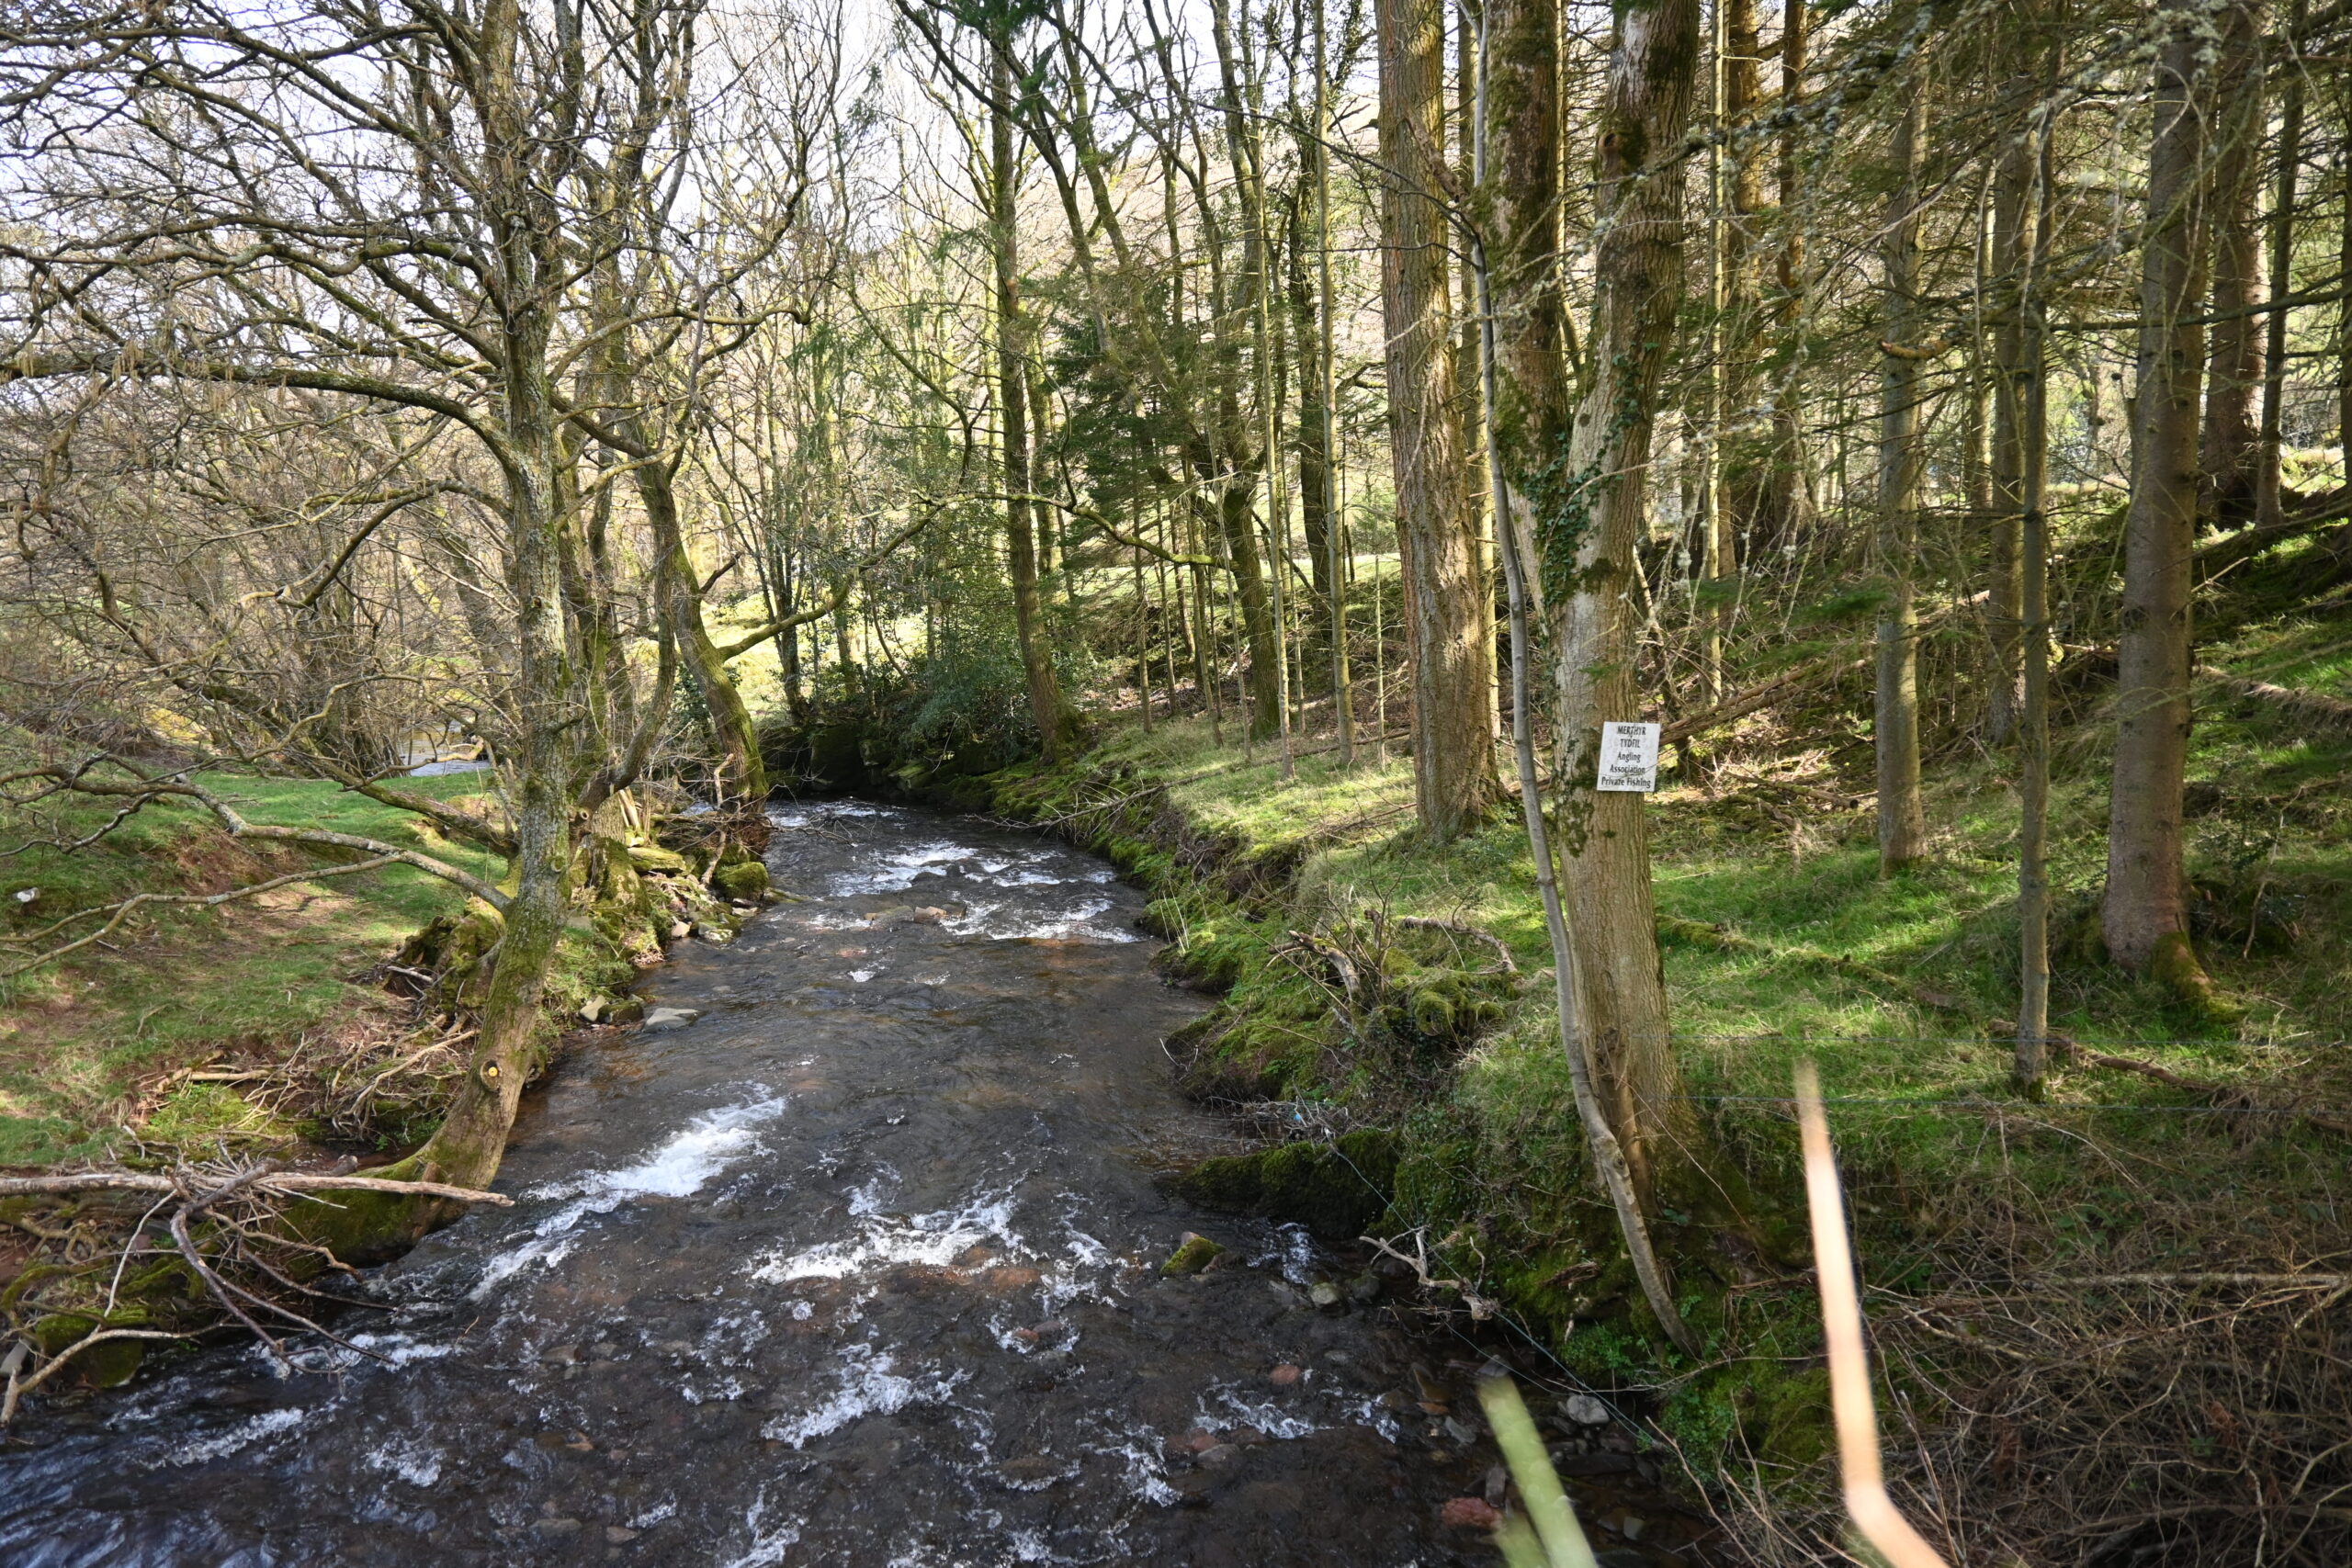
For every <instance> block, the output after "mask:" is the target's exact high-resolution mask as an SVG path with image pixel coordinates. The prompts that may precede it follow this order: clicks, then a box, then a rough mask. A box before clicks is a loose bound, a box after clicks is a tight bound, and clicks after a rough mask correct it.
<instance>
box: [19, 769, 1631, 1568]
mask: <svg viewBox="0 0 2352 1568" xmlns="http://www.w3.org/2000/svg"><path fill="white" fill-rule="evenodd" d="M777 821H778V827H779V829H780V831H779V832H778V834H777V837H776V840H775V846H774V848H773V850H772V852H771V853H770V856H769V863H770V865H771V868H772V870H773V872H774V874H775V878H776V880H777V883H778V884H779V886H782V887H784V888H786V889H787V890H789V891H790V892H792V893H794V894H796V895H798V896H800V898H801V901H798V902H790V903H786V904H783V905H780V906H779V907H777V908H774V909H772V910H769V911H767V912H765V913H763V914H762V915H761V916H760V917H758V918H757V919H754V920H753V921H752V923H751V924H750V925H749V926H748V927H746V929H745V930H744V931H743V933H742V934H741V936H740V937H739V938H738V939H737V940H736V941H735V942H732V943H731V944H729V945H727V946H724V947H715V946H706V945H703V944H700V943H682V944H680V946H679V947H678V948H676V949H675V950H673V962H672V964H670V965H669V966H667V967H666V968H664V969H662V970H661V971H658V972H657V973H656V975H655V976H653V977H652V978H651V979H650V981H649V983H648V984H647V985H646V986H645V987H643V989H644V991H645V994H646V998H647V1000H648V1001H649V1003H650V1005H652V1006H654V1007H656V1008H671V1009H681V1010H696V1011H698V1012H699V1014H700V1016H699V1017H698V1018H697V1019H695V1021H692V1022H691V1023H689V1024H686V1025H684V1026H683V1027H671V1028H667V1029H657V1028H646V1029H639V1030H635V1031H631V1032H626V1033H621V1034H618V1035H617V1036H615V1035H612V1034H610V1032H607V1034H606V1035H605V1037H604V1038H602V1039H600V1041H599V1042H598V1043H594V1044H592V1045H590V1046H588V1047H586V1048H584V1049H583V1050H582V1051H580V1052H578V1053H576V1054H574V1055H571V1056H570V1057H568V1058H567V1059H566V1060H565V1061H564V1062H563V1063H562V1064H561V1065H560V1066H559V1067H558V1068H557V1070H556V1071H555V1072H554V1073H552V1074H551V1075H550V1077H549V1079H548V1083H547V1084H546V1086H545V1089H544V1092H540V1093H536V1094H534V1095H533V1096H532V1097H531V1098H530V1100H529V1101H528V1103H527V1105H526V1113H525V1116H524V1119H523V1121H522V1122H521V1123H520V1124H519V1125H518V1126H517V1128H516V1130H515V1139H514V1143H513V1145H512V1148H511V1150H510V1152H509V1154H508V1156H507V1160H506V1165H505V1168H504V1171H503V1174H502V1177H501V1179H500V1181H499V1187H500V1189H501V1190H503V1191H506V1192H509V1193H511V1194H512V1195H514V1196H515V1199H516V1200H517V1203H516V1206H515V1208H513V1209H511V1210H503V1211H491V1210H484V1211H480V1212H477V1213H472V1214H470V1215H469V1216H468V1217H467V1218H466V1219H464V1220H463V1221H461V1222H460V1223H458V1224H456V1225H453V1226H451V1227H450V1228H448V1229H447V1230H445V1231H442V1232H440V1233H438V1234H436V1235H434V1236H432V1237H430V1238H428V1239H427V1240H426V1241H425V1242H424V1243H423V1244H422V1245H421V1246H419V1247H416V1248H415V1249H414V1250H413V1252H411V1253H410V1254H409V1255H408V1256H406V1257H405V1258H401V1260H400V1261H399V1262H397V1263H394V1264H392V1265H390V1266H389V1267H387V1268H385V1269H380V1270H378V1271H375V1272H374V1273H372V1274H371V1275H370V1276H368V1278H367V1280H365V1281H364V1284H363V1286H362V1287H361V1288H362V1290H363V1292H364V1293H365V1294H366V1296H367V1297H368V1300H369V1302H370V1303H371V1304H370V1305H369V1306H368V1307H367V1308H364V1309H361V1310H357V1311H354V1312H352V1313H349V1314H345V1317H344V1318H343V1319H342V1321H341V1324H340V1325H339V1331H340V1332H342V1333H344V1334H345V1335H346V1336H347V1337H349V1338H350V1339H351V1341H352V1342H353V1343H354V1344H356V1345H358V1346H360V1347H363V1348H366V1349H368V1351H371V1352H373V1358H372V1359H371V1358H363V1357H359V1356H355V1355H353V1354H352V1353H351V1352H350V1351H348V1350H345V1349H341V1348H336V1347H334V1346H332V1345H328V1344H323V1343H318V1344H312V1345H311V1346H309V1347H307V1348H301V1349H299V1350H297V1351H296V1352H295V1356H296V1361H297V1366H296V1370H295V1371H293V1372H292V1373H291V1375H281V1374H280V1372H279V1371H277V1369H276V1368H275V1367H274V1366H273V1364H272V1363H271V1362H270V1361H269V1360H268V1359H267V1358H266V1357H265V1356H264V1355H263V1354H262V1352H261V1351H260V1350H259V1348H257V1347H251V1346H240V1347H223V1348H216V1349H212V1350H209V1351H205V1352H201V1353H199V1354H197V1355H194V1356H191V1357H187V1358H186V1359H181V1360H179V1361H177V1362H176V1363H175V1364H174V1365H173V1366H172V1368H171V1369H170V1370H169V1371H166V1372H165V1373H164V1375H162V1376H160V1377H156V1378H154V1379H153V1380H152V1381H149V1382H144V1383H142V1384H141V1385H140V1386H138V1387H136V1388H133V1389H131V1390H130V1391H127V1392H125V1393H121V1394H118V1395H110V1396H105V1397H101V1398H99V1399H96V1400H92V1401H89V1402H87V1403H85V1404H81V1405H79V1406H78V1407H74V1408H67V1409H61V1410H54V1411H51V1412H48V1413H46V1414H43V1415H39V1416H35V1417H34V1418H33V1419H32V1420H30V1421H29V1422H28V1423H26V1424H25V1426H26V1429H25V1430H24V1431H23V1432H20V1433H19V1434H17V1441H16V1442H15V1443H14V1444H12V1445H11V1446H10V1447H8V1448H7V1449H6V1450H0V1562H5V1563H7V1564H12V1565H40V1568H51V1565H61V1568H62V1565H65V1564H74V1565H77V1568H78V1565H89V1568H96V1565H99V1564H105V1565H107V1568H125V1565H130V1564H165V1563H169V1564H204V1565H206V1568H259V1565H262V1564H289V1565H290V1564H305V1565H309V1564H326V1563H334V1564H345V1563H348V1564H435V1565H438V1564H453V1563H469V1564H470V1563H484V1564H490V1563H495V1564H507V1563H573V1562H647V1563H656V1562H658V1563H662V1564H665V1565H667V1564H709V1565H711V1568H759V1565H762V1564H777V1563H804V1562H806V1563H843V1564H874V1565H876V1568H884V1565H888V1568H928V1565H937V1568H949V1565H954V1564H972V1565H976V1568H977V1565H983V1564H998V1563H1091V1562H1118V1561H1136V1562H1150V1563H1155V1564H1169V1565H1176V1564H1193V1565H1198V1568H1224V1565H1227V1564H1230V1565H1233V1568H1242V1565H1245V1564H1247V1565H1262V1564H1272V1563H1301V1564H1306V1563H1329V1564H1348V1565H1351V1568H1377V1565H1385V1564H1396V1565H1400V1568H1401V1565H1404V1564H1420V1565H1424V1568H1435V1565H1437V1564H1443V1563H1453V1562H1495V1561H1497V1559H1496V1557H1495V1554H1494V1552H1493V1551H1492V1549H1491V1548H1490V1547H1489V1546H1488V1545H1487V1542H1486V1540H1485V1536H1484V1534H1483V1532H1482V1531H1478V1530H1476V1529H1464V1528H1462V1527H1460V1526H1458V1525H1447V1524H1445V1523H1443V1522H1442V1519H1441V1510H1442V1505H1443V1503H1444V1502H1445V1500H1446V1499H1448V1498H1453V1497H1458V1496H1464V1495H1475V1494H1477V1493H1480V1492H1481V1491H1482V1490H1483V1489H1484V1488H1485V1487H1486V1486H1487V1476H1488V1467H1489V1466H1490V1465H1491V1463H1492V1461H1493V1459H1494V1455H1493V1453H1492V1450H1491V1449H1490V1448H1488V1447H1487V1446H1485V1445H1484V1444H1482V1443H1481V1442H1479V1441H1478V1440H1476V1436H1475V1435H1474V1428H1473V1427H1472V1425H1471V1421H1470V1418H1471V1414H1472V1412H1473V1411H1475V1401H1472V1400H1471V1399H1470V1398H1469V1397H1468V1394H1467V1384H1466V1380H1465V1374H1466V1371H1467V1365H1466V1363H1464V1362H1463V1361H1461V1360H1459V1359H1454V1360H1452V1361H1449V1359H1448V1358H1447V1357H1446V1356H1445V1355H1444V1354H1443V1353H1442V1352H1441V1351H1439V1350H1436V1349H1433V1348H1432V1347H1431V1346H1430V1344H1429V1343H1427V1342H1423V1341H1418V1340H1416V1339H1414V1338H1412V1337H1409V1336H1408V1334H1407V1333H1406V1331H1405V1330H1404V1329H1403V1328H1402V1327H1400V1326H1399V1325H1398V1324H1397V1322H1396V1321H1395V1320H1394V1318H1393V1317H1392V1315H1391V1314H1388V1313H1386V1312H1385V1311H1383V1310H1379V1309H1378V1308H1366V1307H1363V1306H1355V1305H1351V1306H1349V1307H1347V1308H1346V1309H1345V1310H1342V1311H1339V1312H1334V1311H1332V1310H1329V1308H1328V1307H1327V1308H1325V1309H1321V1310H1318V1309H1317V1307H1316V1306H1315V1305H1314V1304H1313V1303H1312V1302H1311V1301H1310V1299H1309V1293H1308V1292H1309V1291H1310V1290H1311V1288H1312V1286H1313V1285H1314V1284H1315V1283H1316V1282H1317V1280H1319V1279H1322V1278H1324V1277H1326V1276H1327V1275H1329V1274H1332V1273H1335V1272H1338V1273H1342V1274H1343V1273H1344V1272H1345V1270H1344V1269H1341V1268H1340V1265H1338V1264H1337V1263H1335V1262H1334V1261H1333V1260H1329V1259H1327V1258H1322V1257H1321V1256H1319V1255H1318V1254H1317V1252H1316V1250H1315V1249H1314V1247H1312V1246H1311V1245H1310V1244H1309V1243H1308V1241H1307V1239H1306V1236H1305V1235H1304V1234H1303V1233H1301V1232H1298V1231H1296V1230H1295V1229H1282V1228H1277V1227H1273V1226H1271V1225H1265V1224H1256V1223H1253V1222H1245V1221H1237V1220H1235V1219H1233V1218H1231V1217H1230V1216H1223V1215H1212V1214H1205V1213H1196V1212H1193V1211H1190V1210H1188V1209H1186V1208H1185V1207H1184V1206H1182V1204H1180V1203H1178V1202H1175V1201H1171V1200H1170V1198H1168V1197H1167V1196H1165V1195H1164V1194H1163V1193H1162V1192H1161V1191H1160V1190H1159V1189H1158V1188H1157V1187H1156V1186H1155V1185H1154V1183H1153V1181H1152V1173H1153V1171H1154V1170H1155V1169H1159V1168H1166V1167H1167V1166H1169V1165H1170V1164H1172V1163H1175V1162H1177V1161H1180V1160H1182V1159H1184V1158H1187V1157H1191V1156H1196V1155H1199V1154H1203V1153H1208V1152H1214V1151H1216V1150H1219V1149H1227V1148H1230V1147H1231V1146H1232V1142H1231V1138H1230V1135H1229V1134H1228V1133H1227V1130H1226V1129H1225V1128H1224V1127H1222V1126H1221V1125H1220V1124H1219V1123H1218V1122H1216V1121H1215V1120H1214V1119H1212V1118H1210V1117H1208V1116H1206V1115H1205V1114H1204V1113H1203V1112H1201V1111H1198V1110H1197V1109H1195V1108H1193V1107H1192V1106H1190V1105H1188V1104H1187V1103H1185V1102H1184V1101H1183V1100H1182V1099H1181V1098H1180V1097H1178V1096H1177V1094H1176V1093H1175V1092H1174V1090H1173V1089H1171V1088H1170V1069H1169V1066H1168V1064H1167V1061H1166V1058H1165V1055H1164V1054H1163V1053H1162V1051H1161V1049H1160V1046H1159V1041H1160V1040H1161V1038H1162V1037H1163V1036H1164V1035H1166V1034H1167V1033H1168V1032H1170V1030H1172V1029H1174V1028H1175V1027H1177V1026H1178V1025H1180V1024H1182V1022H1184V1021H1186V1020H1187V1019H1189V1018H1191V1017H1193V1016H1194V1015H1195V1014H1196V1013H1197V1011H1198V1010H1199V1009H1200V1007H1201V1006H1202V1004H1201V1002H1200V1001H1199V1000H1198V999H1196V998H1193V997H1190V996H1188V995H1186V994H1185V993H1183V992H1182V991H1180V990H1176V989H1173V988H1170V987H1167V986H1165V985H1163V984H1162V983H1160V982H1159V980H1158V979H1157V978H1155V977H1154V976H1153V975H1152V974H1151V973H1150V971H1149V969H1148V961H1149V957H1150V953H1151V944H1150V943H1149V942H1148V941H1146V940H1144V939H1142V938H1140V937H1139V936H1138V934H1137V932H1136V926H1135V921H1136V916H1137V914H1138V913H1139V912H1140V908H1141V899H1140V896H1139V895H1137V894H1136V892H1134V891H1133V890H1132V889H1130V888H1127V887H1125V886H1121V885H1120V884H1119V883H1117V882H1116V881H1115V880H1114V877H1113V874H1112V872H1111V868H1110V867H1109V866H1108V865H1106V864H1105V863H1103V862H1101V861H1100V860H1097V859H1095V858H1093V857H1091V856H1089V855H1086V854H1082V853H1080V852H1076V851H1073V850H1070V849H1068V848H1065V847H1062V846H1060V845H1057V844H1053V843H1048V842H1046V841H1043V840H1038V839H1035V838H1034V837H1030V836H1027V835H1024V834H1022V833H1018V832H1014V831H1011V830H1008V829H1001V828H998V827H995V826H992V825H989V824H986V823H982V822H978V821H975V820H973V819H970V818H949V817H944V816H941V815H937V814H933V813H929V812H925V811H922V810H919V809H915V808H904V807H877V806H870V805H863V804H859V803H854V802H838V803H833V804H831V805H827V806H815V807H791V808H786V809H783V810H780V811H779V812H778V813H777ZM1188 1230H1189V1231H1199V1232H1202V1233H1204V1234H1206V1235H1211V1236H1213V1237H1215V1238H1216V1239H1217V1240H1219V1241H1220V1242H1222V1243H1224V1244H1226V1245H1227V1247H1228V1248H1229V1251H1228V1253H1227V1257H1226V1258H1224V1259H1223V1260H1221V1263H1220V1266H1219V1267H1216V1268H1213V1269H1209V1270H1208V1271H1206V1272H1205V1273H1203V1274H1200V1275H1197V1276H1193V1277H1179V1278H1167V1277H1163V1275H1162V1274H1161V1272H1160V1270H1159V1265H1160V1263H1161V1261H1162V1260H1163V1259H1164V1258H1167V1256H1168V1255H1169V1253H1170V1250H1171V1249H1172V1248H1173V1247H1175V1246H1176V1245H1177V1242H1178V1239H1179V1237H1180V1236H1181V1235H1182V1233H1184V1232H1186V1231H1188ZM1424 1402H1426V1404H1425V1403H1424ZM1637 1528H1638V1527H1637Z"/></svg>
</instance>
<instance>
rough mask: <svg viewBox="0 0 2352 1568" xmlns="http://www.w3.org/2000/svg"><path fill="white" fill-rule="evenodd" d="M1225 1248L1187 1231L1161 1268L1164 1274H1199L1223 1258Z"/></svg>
mask: <svg viewBox="0 0 2352 1568" xmlns="http://www.w3.org/2000/svg"><path fill="white" fill-rule="evenodd" d="M1224 1253H1225V1248H1224V1247H1220V1246H1218V1245H1217V1244H1216V1242H1213V1241H1211V1240H1210V1239H1209V1238H1208V1237H1206V1236H1204V1235H1200V1234H1198V1233H1197V1232H1194V1231H1186V1232H1185V1233H1184V1238H1183V1240H1182V1241H1180V1242H1178V1243H1177V1244H1176V1250H1175V1251H1173V1252H1171V1253H1170V1254H1169V1255H1168V1261H1167V1262H1165V1263H1163V1264H1161V1265H1160V1266H1159V1271H1160V1272H1161V1273H1162V1274H1197V1273H1199V1272H1200V1271H1201V1270H1202V1269H1205V1268H1207V1267H1208V1266H1209V1265H1210V1264H1211V1263H1214V1262H1216V1259H1217V1258H1220V1257H1222V1256H1223V1255H1224Z"/></svg>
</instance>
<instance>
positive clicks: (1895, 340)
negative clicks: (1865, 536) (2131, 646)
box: [1873, 95, 1928, 876]
mask: <svg viewBox="0 0 2352 1568" xmlns="http://www.w3.org/2000/svg"><path fill="white" fill-rule="evenodd" d="M1922 113H1923V110H1922V107H1921V105H1920V102H1919V99H1918V97H1917V95H1914V96H1912V97H1911V98H1910V99H1909V101H1908V102H1906V103H1905V105H1904V107H1903V108H1902V109H1901V110H1900V111H1899V112H1898V113H1897V115H1896V117H1895V121H1894V136H1893V138H1892V140H1891V141H1890V143H1889V145H1888V149H1887V157H1888V162H1889V163H1890V164H1892V165H1893V173H1894V181H1893V183H1892V185H1891V186H1890V187H1889V189H1888V192H1887V197H1886V224H1885V229H1884V234H1885V241H1884V254H1883V263H1882V265H1883V266H1884V267H1885V269H1886V314H1885V322H1886V338H1885V341H1884V343H1883V344H1882V345H1881V348H1880V357H1881V361H1882V363H1883V366H1884V368H1883V370H1882V371H1881V372H1880V376H1879V438H1878V439H1879V451H1878V526H1877V529H1876V532H1875V534H1874V536H1873V543H1874V545H1875V553H1876V555H1877V557H1878V563H1877V564H1878V570H1879V575H1880V578H1881V580H1882V581H1883V584H1884V592H1886V594H1887V601H1886V607H1885V608H1884V609H1883V611H1881V613H1880V615H1879V620H1878V627H1877V632H1876V640H1877V644H1878V649H1877V665H1878V671H1877V673H1878V681H1877V686H1876V704H1875V712H1874V716H1875V717H1876V720H1877V723H1876V726H1875V728H1874V737H1875V739H1874V742H1873V744H1874V746H1875V748H1876V750H1877V752H1878V871H1879V874H1880V875H1881V876H1887V875H1891V874H1894V873H1895V872H1898V871H1900V870H1902V869H1903V868H1904V867H1905V866H1907V865H1910V864H1911V863H1914V862H1916V861H1917V860H1918V859H1919V858H1920V857H1921V856H1923V855H1924V854H1925V853H1926V852H1927V835H1928V822H1927V810H1926V807H1925V805H1924V804H1923V802H1922V800H1921V796H1920V790H1919V647H1918V635H1919V627H1918V612H1917V605H1916V599H1917V592H1918V590H1917V585H1916V583H1915V581H1914V580H1913V570H1914V562H1915V560H1916V559H1917V554H1918V546H1919V518H1918V511H1919V467H1920V462H1919V459H1920V452H1919V388H1918V380H1919V377H1918V361H1917V357H1916V354H1917V350H1916V348H1915V346H1914V344H1913V339H1914V337H1915V335H1916V332H1917V316H1918V303H1917V289H1918V246H1919V238H1918V213H1917V207H1918V201H1919V126H1920V119H1921V116H1922Z"/></svg>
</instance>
